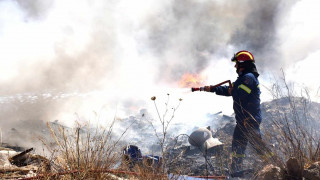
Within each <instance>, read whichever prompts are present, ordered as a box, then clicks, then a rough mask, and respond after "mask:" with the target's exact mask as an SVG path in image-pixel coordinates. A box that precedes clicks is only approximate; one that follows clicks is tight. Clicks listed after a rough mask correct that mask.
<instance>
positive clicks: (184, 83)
mask: <svg viewBox="0 0 320 180" xmlns="http://www.w3.org/2000/svg"><path fill="white" fill-rule="evenodd" d="M203 83H204V78H203V77H201V76H200V75H198V74H190V73H185V74H183V75H182V77H181V79H180V82H179V86H180V87H184V88H189V87H200V86H203Z"/></svg>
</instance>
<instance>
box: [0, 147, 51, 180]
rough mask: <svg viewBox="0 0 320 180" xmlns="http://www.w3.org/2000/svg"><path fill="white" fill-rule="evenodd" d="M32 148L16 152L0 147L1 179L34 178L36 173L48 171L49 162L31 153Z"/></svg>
mask: <svg viewBox="0 0 320 180" xmlns="http://www.w3.org/2000/svg"><path fill="white" fill-rule="evenodd" d="M32 150H33V148H30V149H26V150H25V151H22V152H17V151H15V150H13V149H11V148H6V147H0V177H1V179H18V178H26V177H34V176H36V175H37V174H38V173H45V172H49V171H50V161H49V160H48V159H47V158H45V157H43V156H40V155H34V154H32V153H31V151H32Z"/></svg>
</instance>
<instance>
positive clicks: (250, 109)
mask: <svg viewBox="0 0 320 180" xmlns="http://www.w3.org/2000/svg"><path fill="white" fill-rule="evenodd" d="M228 89H229V86H219V87H217V88H216V89H215V92H216V94H217V95H222V96H230V94H229V92H228ZM260 94H261V92H260V88H259V81H258V79H257V78H256V77H255V76H254V75H253V74H252V73H250V72H249V73H245V74H241V75H239V77H238V78H237V80H236V81H235V82H234V83H233V90H232V93H231V95H232V98H233V110H234V112H235V115H236V120H237V123H240V124H242V125H244V121H245V120H246V121H248V120H249V122H246V123H250V122H257V123H258V124H260V123H261V119H262V117H261V109H260Z"/></svg>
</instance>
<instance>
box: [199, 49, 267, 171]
mask: <svg viewBox="0 0 320 180" xmlns="http://www.w3.org/2000/svg"><path fill="white" fill-rule="evenodd" d="M231 60H232V62H235V66H234V67H235V68H236V71H237V74H238V78H237V80H236V81H235V82H234V83H233V84H232V87H229V86H218V87H215V88H214V87H211V86H205V87H204V91H208V92H215V93H216V94H217V95H222V96H232V98H233V109H234V112H235V118H236V127H235V129H234V132H233V140H232V163H231V172H232V173H234V172H238V171H240V170H241V164H242V161H243V158H244V157H245V150H246V147H247V144H248V142H249V143H250V144H251V145H252V146H253V148H254V149H255V150H256V151H257V153H258V154H259V155H261V156H264V155H265V153H264V152H265V147H266V146H265V144H264V143H263V141H262V139H261V133H260V123H261V120H262V118H261V110H260V93H261V92H260V88H259V80H258V77H259V73H258V71H257V68H256V66H255V59H254V57H253V55H252V54H251V53H250V52H249V51H239V52H237V53H236V54H235V55H234V56H233V57H232V59H231Z"/></svg>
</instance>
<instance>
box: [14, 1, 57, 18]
mask: <svg viewBox="0 0 320 180" xmlns="http://www.w3.org/2000/svg"><path fill="white" fill-rule="evenodd" d="M15 1H16V2H17V4H18V5H19V7H20V8H21V9H22V10H23V12H24V13H25V20H26V21H29V20H30V21H33V20H41V19H45V18H46V16H47V13H48V12H49V11H50V8H51V7H52V5H53V0H48V1H41V0H15Z"/></svg>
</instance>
